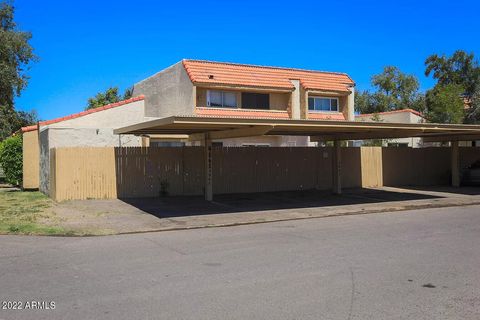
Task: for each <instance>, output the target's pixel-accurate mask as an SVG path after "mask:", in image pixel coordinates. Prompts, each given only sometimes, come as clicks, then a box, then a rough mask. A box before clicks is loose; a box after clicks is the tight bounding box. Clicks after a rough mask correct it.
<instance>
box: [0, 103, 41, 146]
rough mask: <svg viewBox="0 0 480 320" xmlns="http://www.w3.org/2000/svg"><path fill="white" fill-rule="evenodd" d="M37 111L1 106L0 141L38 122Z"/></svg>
mask: <svg viewBox="0 0 480 320" xmlns="http://www.w3.org/2000/svg"><path fill="white" fill-rule="evenodd" d="M37 122H38V117H37V112H36V111H35V110H33V111H30V112H25V111H15V110H12V109H11V108H8V107H5V106H0V141H2V140H4V139H6V138H8V137H9V136H11V135H12V134H13V133H14V132H17V131H18V130H20V129H21V128H22V127H25V126H29V125H32V124H36V123H37Z"/></svg>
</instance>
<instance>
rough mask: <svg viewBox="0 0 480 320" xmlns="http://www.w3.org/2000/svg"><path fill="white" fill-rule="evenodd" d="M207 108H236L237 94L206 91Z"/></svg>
mask: <svg viewBox="0 0 480 320" xmlns="http://www.w3.org/2000/svg"><path fill="white" fill-rule="evenodd" d="M207 106H209V107H219V108H236V107H237V94H236V93H235V92H228V91H218V90H208V91H207Z"/></svg>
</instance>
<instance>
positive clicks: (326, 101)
mask: <svg viewBox="0 0 480 320" xmlns="http://www.w3.org/2000/svg"><path fill="white" fill-rule="evenodd" d="M308 110H310V111H338V98H325V97H309V98H308Z"/></svg>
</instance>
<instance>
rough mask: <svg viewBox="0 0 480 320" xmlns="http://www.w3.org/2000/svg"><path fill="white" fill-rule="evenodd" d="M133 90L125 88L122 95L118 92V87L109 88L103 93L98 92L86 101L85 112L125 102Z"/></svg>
mask: <svg viewBox="0 0 480 320" xmlns="http://www.w3.org/2000/svg"><path fill="white" fill-rule="evenodd" d="M132 94H133V88H127V89H126V90H125V92H124V93H123V95H121V94H120V93H119V92H118V87H110V88H108V89H107V90H105V92H99V93H97V94H96V95H95V96H94V97H91V98H89V99H88V104H87V107H86V108H85V110H88V109H93V108H98V107H102V106H104V105H107V104H110V103H115V102H119V101H120V100H126V99H129V98H131V97H132Z"/></svg>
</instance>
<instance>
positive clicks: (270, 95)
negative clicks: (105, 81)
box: [22, 60, 354, 193]
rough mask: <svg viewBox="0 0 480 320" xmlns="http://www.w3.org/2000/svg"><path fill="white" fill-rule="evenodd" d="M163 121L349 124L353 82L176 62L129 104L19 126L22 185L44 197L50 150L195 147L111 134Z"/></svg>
mask: <svg viewBox="0 0 480 320" xmlns="http://www.w3.org/2000/svg"><path fill="white" fill-rule="evenodd" d="M168 116H198V117H219V118H229V117H233V118H245V119H246V118H249V119H252V118H260V119H317V120H328V119H331V120H349V121H354V82H353V81H352V79H351V78H350V77H349V76H348V75H346V74H343V73H334V72H321V71H312V70H301V69H292V68H279V67H265V66H255V65H243V64H236V63H223V62H211V61H201V60H182V61H180V62H178V63H176V64H174V65H172V66H171V67H168V68H166V69H165V70H163V71H160V72H159V73H157V74H155V75H153V76H151V77H149V78H147V79H145V80H143V81H140V82H139V83H137V84H135V85H134V90H133V98H131V99H129V100H125V101H121V102H118V103H114V104H110V105H107V106H104V107H100V108H96V109H91V110H88V111H84V112H80V113H77V114H72V115H68V116H65V117H62V118H58V119H53V120H48V121H43V122H40V123H38V125H36V126H30V127H25V128H22V131H23V132H24V158H25V159H31V160H28V161H30V162H29V163H25V164H24V166H25V167H29V166H31V167H32V168H33V169H32V170H33V172H34V173H33V174H31V175H29V176H31V177H33V180H32V181H28V180H25V181H26V183H24V184H25V187H28V188H37V187H38V186H39V185H40V189H41V190H42V191H44V192H45V193H48V181H49V172H50V150H51V149H53V148H59V147H107V146H168V145H170V146H179V145H183V144H185V143H186V144H190V145H191V144H195V143H196V142H188V140H187V139H186V138H188V137H186V136H182V135H178V136H168V137H165V136H159V135H150V136H142V137H140V136H135V135H130V134H122V135H117V134H115V133H114V130H115V129H117V128H121V127H125V126H128V125H132V124H138V123H142V122H144V121H148V120H152V119H156V118H165V117H168ZM309 141H310V138H309V137H308V136H307V137H305V136H259V137H243V138H230V139H223V140H218V141H214V143H216V144H217V145H223V146H308V145H309ZM30 163H31V164H30ZM37 172H39V173H38V174H37ZM37 177H39V179H38V178H37Z"/></svg>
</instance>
